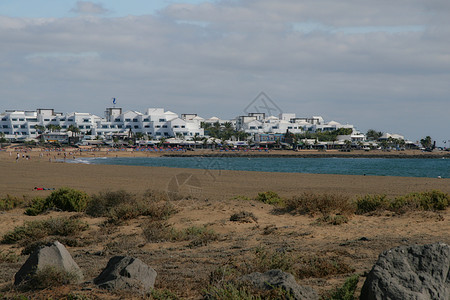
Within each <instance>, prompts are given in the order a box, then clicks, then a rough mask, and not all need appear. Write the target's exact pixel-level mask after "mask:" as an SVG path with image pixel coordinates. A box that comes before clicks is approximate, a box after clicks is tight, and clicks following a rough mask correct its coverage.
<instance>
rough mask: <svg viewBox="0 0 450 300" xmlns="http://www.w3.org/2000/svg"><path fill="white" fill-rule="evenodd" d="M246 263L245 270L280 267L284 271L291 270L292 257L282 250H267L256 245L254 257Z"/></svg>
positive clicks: (253, 270) (256, 270)
mask: <svg viewBox="0 0 450 300" xmlns="http://www.w3.org/2000/svg"><path fill="white" fill-rule="evenodd" d="M250 263H251V265H247V269H248V270H247V272H246V273H250V272H266V271H269V270H272V269H280V270H283V271H285V272H292V270H293V265H294V258H293V257H292V255H289V254H288V253H287V252H286V251H284V250H278V251H277V250H275V251H271V250H267V249H266V248H264V247H258V248H256V250H255V256H254V259H253V260H252V261H251V262H250Z"/></svg>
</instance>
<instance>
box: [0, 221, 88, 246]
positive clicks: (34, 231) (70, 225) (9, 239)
mask: <svg viewBox="0 0 450 300" xmlns="http://www.w3.org/2000/svg"><path fill="white" fill-rule="evenodd" d="M87 228H88V225H87V224H86V223H84V222H82V221H81V220H80V219H77V218H67V217H61V218H50V219H47V220H41V221H31V222H25V224H24V225H23V226H18V227H16V228H14V229H13V230H12V231H10V232H8V233H6V234H5V235H4V236H3V239H2V241H1V242H2V243H3V244H14V243H17V242H21V243H22V244H30V243H32V242H35V241H37V240H39V239H42V238H45V237H47V236H74V235H76V234H78V233H80V232H81V231H84V230H86V229H87Z"/></svg>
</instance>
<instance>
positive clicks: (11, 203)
mask: <svg viewBox="0 0 450 300" xmlns="http://www.w3.org/2000/svg"><path fill="white" fill-rule="evenodd" d="M24 202H25V201H24V199H19V198H17V197H13V196H10V195H6V198H1V199H0V211H5V210H11V209H14V208H17V207H20V206H22V205H23V204H24Z"/></svg>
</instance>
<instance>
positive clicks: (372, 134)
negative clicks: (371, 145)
mask: <svg viewBox="0 0 450 300" xmlns="http://www.w3.org/2000/svg"><path fill="white" fill-rule="evenodd" d="M382 135H383V133H382V132H381V131H376V130H374V129H369V130H368V131H367V133H366V137H367V139H368V140H369V141H377V140H378V139H379V138H380V137H381V136H382Z"/></svg>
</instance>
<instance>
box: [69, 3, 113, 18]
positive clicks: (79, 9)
mask: <svg viewBox="0 0 450 300" xmlns="http://www.w3.org/2000/svg"><path fill="white" fill-rule="evenodd" d="M71 12H74V13H76V14H80V15H102V14H106V13H107V12H108V10H107V9H105V8H104V7H103V5H102V4H100V3H94V2H91V1H77V3H76V4H75V7H74V8H72V9H71Z"/></svg>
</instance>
